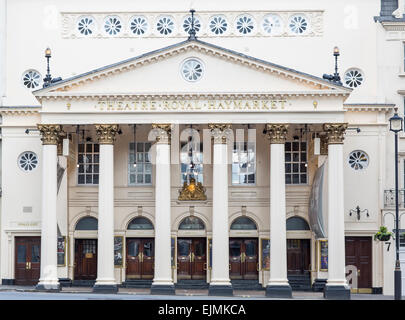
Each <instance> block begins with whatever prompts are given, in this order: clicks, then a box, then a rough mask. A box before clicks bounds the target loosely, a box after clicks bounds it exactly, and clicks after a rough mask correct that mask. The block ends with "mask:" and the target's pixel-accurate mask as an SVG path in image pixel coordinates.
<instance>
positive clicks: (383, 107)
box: [343, 103, 395, 113]
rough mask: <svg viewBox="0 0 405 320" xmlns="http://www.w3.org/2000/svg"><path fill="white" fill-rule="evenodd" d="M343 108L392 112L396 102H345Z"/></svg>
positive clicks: (358, 110) (356, 110)
mask: <svg viewBox="0 0 405 320" xmlns="http://www.w3.org/2000/svg"><path fill="white" fill-rule="evenodd" d="M343 108H344V109H345V110H347V111H352V112H375V111H383V112H386V113H388V112H390V111H392V110H393V109H394V108H395V104H379V103H375V104H373V103H353V104H350V103H349V104H344V105H343Z"/></svg>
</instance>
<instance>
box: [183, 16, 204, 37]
mask: <svg viewBox="0 0 405 320" xmlns="http://www.w3.org/2000/svg"><path fill="white" fill-rule="evenodd" d="M190 29H191V16H188V17H185V18H184V20H183V30H184V31H185V32H186V33H187V34H188V33H189V31H190ZM194 30H195V31H196V32H198V31H200V30H201V22H200V19H198V18H197V17H196V16H194Z"/></svg>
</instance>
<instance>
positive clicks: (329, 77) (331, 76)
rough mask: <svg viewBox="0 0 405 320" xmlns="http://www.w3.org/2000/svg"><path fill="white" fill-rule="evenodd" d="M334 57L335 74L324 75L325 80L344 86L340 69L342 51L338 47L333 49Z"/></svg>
mask: <svg viewBox="0 0 405 320" xmlns="http://www.w3.org/2000/svg"><path fill="white" fill-rule="evenodd" d="M333 56H334V57H335V73H334V74H324V75H323V78H324V79H325V80H329V81H332V82H335V83H337V84H340V85H342V81H340V80H341V79H340V74H339V67H338V57H339V56H340V50H339V48H338V47H334V48H333Z"/></svg>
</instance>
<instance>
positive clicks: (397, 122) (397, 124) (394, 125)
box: [389, 113, 403, 300]
mask: <svg viewBox="0 0 405 320" xmlns="http://www.w3.org/2000/svg"><path fill="white" fill-rule="evenodd" d="M389 121H390V131H392V132H394V133H395V247H396V259H395V271H394V279H395V282H394V284H395V300H401V295H402V292H401V263H400V261H399V208H398V132H400V131H402V130H403V119H402V118H401V117H400V116H398V113H395V114H394V116H393V117H391V118H390V120H389Z"/></svg>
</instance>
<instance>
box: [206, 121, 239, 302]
mask: <svg viewBox="0 0 405 320" xmlns="http://www.w3.org/2000/svg"><path fill="white" fill-rule="evenodd" d="M208 128H209V129H210V130H211V135H212V136H213V138H214V155H213V172H212V176H213V181H212V188H213V190H212V273H211V282H210V286H209V292H208V294H209V295H212V296H214V295H218V296H224V295H226V296H232V295H233V288H232V284H231V281H230V279H229V222H228V220H229V217H228V215H229V212H228V148H227V137H228V136H229V135H230V134H232V130H231V125H230V124H209V125H208Z"/></svg>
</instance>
